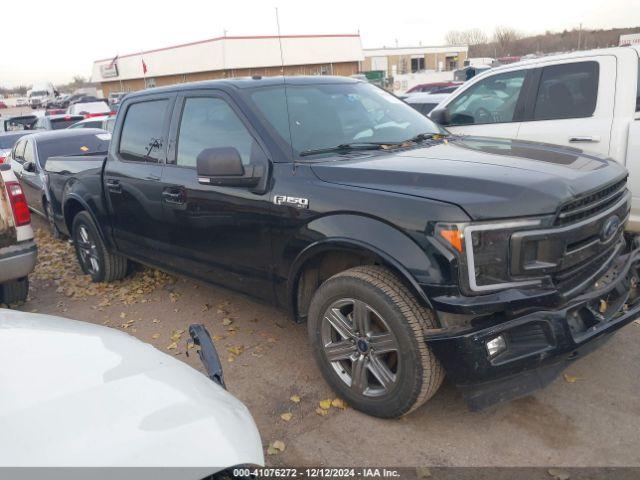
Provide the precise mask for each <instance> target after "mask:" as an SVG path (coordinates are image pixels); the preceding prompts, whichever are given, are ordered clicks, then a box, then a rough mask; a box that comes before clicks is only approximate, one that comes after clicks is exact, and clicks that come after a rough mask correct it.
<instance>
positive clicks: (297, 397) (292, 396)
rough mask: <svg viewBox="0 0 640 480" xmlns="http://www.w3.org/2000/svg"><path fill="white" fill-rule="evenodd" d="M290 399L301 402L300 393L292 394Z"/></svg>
mask: <svg viewBox="0 0 640 480" xmlns="http://www.w3.org/2000/svg"><path fill="white" fill-rule="evenodd" d="M289 400H291V401H292V402H293V403H300V397H299V396H298V395H291V397H289Z"/></svg>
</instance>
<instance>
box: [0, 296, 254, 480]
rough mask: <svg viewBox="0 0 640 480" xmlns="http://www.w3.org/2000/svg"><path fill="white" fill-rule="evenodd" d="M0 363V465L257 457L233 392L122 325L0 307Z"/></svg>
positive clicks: (221, 461) (188, 471) (193, 471)
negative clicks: (115, 325) (134, 334)
mask: <svg viewBox="0 0 640 480" xmlns="http://www.w3.org/2000/svg"><path fill="white" fill-rule="evenodd" d="M0 365H2V368H1V369H0V425H2V428H0V467H7V466H9V467H16V466H20V467H23V466H27V467H52V466H55V467H60V466H64V467H190V468H185V469H184V470H182V469H181V471H180V475H178V476H180V478H194V479H195V478H203V477H204V476H207V475H210V474H211V473H213V472H215V471H217V470H219V469H221V468H223V467H229V466H234V465H239V464H263V461H264V459H263V453H262V443H261V441H260V436H259V433H258V430H257V428H256V426H255V423H254V422H253V419H252V417H251V414H250V413H249V411H248V410H247V408H246V407H245V406H244V405H243V404H242V403H241V402H240V401H239V400H237V399H236V398H234V397H233V396H232V395H231V394H230V393H229V392H227V391H226V390H224V389H223V388H221V387H220V386H219V385H218V384H216V383H214V382H212V381H211V380H210V379H209V378H208V377H206V376H205V375H203V374H202V373H200V372H198V371H196V370H195V369H193V368H191V367H190V366H189V365H187V364H185V363H183V362H181V361H179V360H177V359H175V358H173V357H171V356H169V355H166V354H164V353H162V352H160V351H159V350H156V349H155V348H154V347H153V346H151V345H149V344H146V343H143V342H141V341H139V340H137V339H136V338H134V337H131V336H130V335H127V334H125V333H124V332H121V331H118V330H115V329H112V328H107V327H102V326H98V325H93V324H90V323H85V322H78V321H74V320H68V319H64V318H60V317H52V316H48V315H36V314H31V313H22V312H14V311H10V310H6V309H0ZM128 471H129V470H126V471H125V472H128ZM130 471H132V472H137V473H135V475H136V478H142V477H141V475H142V472H143V471H140V470H130ZM149 471H150V472H152V473H151V474H152V475H154V476H155V477H154V478H157V474H158V469H155V468H154V469H151V470H149ZM168 471H171V470H168ZM207 472H208V473H207ZM203 473H204V475H203ZM111 474H113V472H111ZM151 474H150V475H151ZM173 475H174V478H175V476H176V473H175V471H173Z"/></svg>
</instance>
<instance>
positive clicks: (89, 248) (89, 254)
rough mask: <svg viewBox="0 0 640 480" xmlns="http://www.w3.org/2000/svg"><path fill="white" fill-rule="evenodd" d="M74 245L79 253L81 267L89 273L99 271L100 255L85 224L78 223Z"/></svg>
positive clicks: (95, 273)
mask: <svg viewBox="0 0 640 480" xmlns="http://www.w3.org/2000/svg"><path fill="white" fill-rule="evenodd" d="M76 247H77V249H78V253H79V255H80V262H81V263H82V269H83V270H84V271H85V272H87V273H88V274H90V275H97V274H98V273H100V257H99V256H98V247H97V245H96V242H95V240H94V239H93V237H92V235H91V233H89V229H88V228H87V227H86V226H85V225H80V227H79V228H78V234H77V236H76Z"/></svg>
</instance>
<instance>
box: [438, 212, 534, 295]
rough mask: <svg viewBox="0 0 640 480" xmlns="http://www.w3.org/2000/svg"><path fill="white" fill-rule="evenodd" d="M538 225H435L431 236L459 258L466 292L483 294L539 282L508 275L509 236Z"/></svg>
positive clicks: (524, 221)
mask: <svg viewBox="0 0 640 480" xmlns="http://www.w3.org/2000/svg"><path fill="white" fill-rule="evenodd" d="M540 224H541V221H540V220H521V221H513V222H499V223H466V224H444V223H438V224H437V225H436V226H435V233H436V237H438V238H439V240H440V241H441V242H443V243H445V244H446V245H447V246H448V247H449V248H450V249H452V250H454V251H455V252H457V253H458V254H459V257H460V263H461V265H462V267H463V270H465V269H466V272H467V275H466V277H467V279H468V285H467V286H468V288H469V289H470V290H471V291H473V292H487V291H491V290H500V289H504V288H511V287H520V286H525V285H534V284H537V283H539V282H540V281H539V279H526V280H524V279H513V278H512V277H511V275H510V271H509V259H510V243H511V235H512V234H513V233H514V232H517V231H521V230H526V229H528V228H531V227H537V226H539V225H540ZM465 267H466V268H465ZM465 283H466V282H465Z"/></svg>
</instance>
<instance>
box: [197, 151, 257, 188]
mask: <svg viewBox="0 0 640 480" xmlns="http://www.w3.org/2000/svg"><path fill="white" fill-rule="evenodd" d="M196 170H197V174H198V182H199V183H201V184H203V185H222V186H228V187H255V186H256V185H258V183H259V182H260V179H261V178H262V177H263V175H264V168H263V167H262V166H246V167H245V166H244V165H243V164H242V158H241V157H240V153H239V152H238V150H236V149H235V148H233V147H222V148H207V149H205V150H203V151H202V152H200V154H199V155H198V157H197V159H196Z"/></svg>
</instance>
